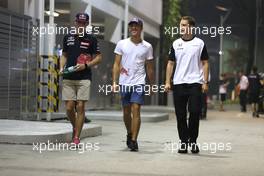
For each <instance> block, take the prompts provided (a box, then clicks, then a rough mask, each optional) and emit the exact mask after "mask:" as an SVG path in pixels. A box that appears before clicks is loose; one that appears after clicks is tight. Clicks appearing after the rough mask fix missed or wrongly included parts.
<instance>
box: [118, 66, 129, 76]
mask: <svg viewBox="0 0 264 176" xmlns="http://www.w3.org/2000/svg"><path fill="white" fill-rule="evenodd" d="M128 72H129V69H128V70H127V69H125V68H124V67H122V68H121V70H120V74H125V75H126V76H129V74H128Z"/></svg>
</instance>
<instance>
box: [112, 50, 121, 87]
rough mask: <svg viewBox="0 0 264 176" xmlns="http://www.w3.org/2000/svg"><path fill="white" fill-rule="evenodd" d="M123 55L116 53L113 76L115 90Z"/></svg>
mask: <svg viewBox="0 0 264 176" xmlns="http://www.w3.org/2000/svg"><path fill="white" fill-rule="evenodd" d="M121 58H122V55H119V54H116V55H115V62H114V65H113V72H112V78H113V91H114V92H115V91H116V87H117V80H118V77H119V74H120V63H121Z"/></svg>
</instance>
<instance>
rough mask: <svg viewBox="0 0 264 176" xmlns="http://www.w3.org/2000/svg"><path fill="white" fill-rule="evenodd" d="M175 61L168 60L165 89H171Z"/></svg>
mask: <svg viewBox="0 0 264 176" xmlns="http://www.w3.org/2000/svg"><path fill="white" fill-rule="evenodd" d="M174 65H175V62H174V61H171V60H168V63H167V68H166V81H165V90H166V91H169V90H170V89H171V76H172V72H173V68H174Z"/></svg>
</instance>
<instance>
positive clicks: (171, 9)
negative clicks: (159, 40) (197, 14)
mask: <svg viewBox="0 0 264 176" xmlns="http://www.w3.org/2000/svg"><path fill="white" fill-rule="evenodd" d="M163 3H164V4H163V29H162V31H161V32H162V33H163V34H162V35H164V40H163V47H164V48H163V49H164V52H167V51H168V50H169V48H170V45H171V44H172V42H173V40H175V38H176V37H178V36H177V35H174V36H173V37H172V36H171V35H169V34H166V35H165V28H173V27H178V26H179V21H180V18H181V14H180V13H181V12H180V9H181V4H180V3H181V1H179V0H165V1H163Z"/></svg>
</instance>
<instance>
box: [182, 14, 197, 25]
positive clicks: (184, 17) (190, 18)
mask: <svg viewBox="0 0 264 176" xmlns="http://www.w3.org/2000/svg"><path fill="white" fill-rule="evenodd" d="M181 20H187V21H188V23H189V25H190V26H195V19H194V18H193V17H191V16H183V17H181Z"/></svg>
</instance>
